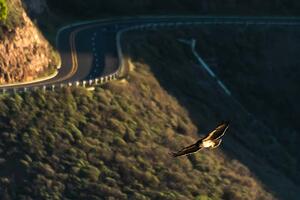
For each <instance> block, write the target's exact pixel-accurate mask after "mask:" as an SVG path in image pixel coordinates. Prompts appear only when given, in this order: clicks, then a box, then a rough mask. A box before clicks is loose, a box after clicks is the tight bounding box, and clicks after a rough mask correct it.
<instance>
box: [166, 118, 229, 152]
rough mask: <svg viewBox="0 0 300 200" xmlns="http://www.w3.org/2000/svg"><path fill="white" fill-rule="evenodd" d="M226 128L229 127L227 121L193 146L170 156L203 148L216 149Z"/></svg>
mask: <svg viewBox="0 0 300 200" xmlns="http://www.w3.org/2000/svg"><path fill="white" fill-rule="evenodd" d="M228 127H229V122H228V121H225V122H222V123H221V124H219V125H218V126H217V128H215V130H213V131H212V132H210V133H209V134H208V135H206V136H205V137H203V138H201V139H200V140H198V141H197V142H196V143H195V144H192V145H190V146H187V147H185V148H183V149H181V150H180V151H178V152H171V155H172V156H173V157H177V156H182V155H186V154H190V153H194V152H196V151H198V150H200V149H203V148H216V147H218V146H219V145H220V144H221V142H222V139H221V138H222V136H223V135H224V134H225V132H226V130H227V129H228Z"/></svg>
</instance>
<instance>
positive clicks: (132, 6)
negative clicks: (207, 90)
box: [47, 0, 300, 17]
mask: <svg viewBox="0 0 300 200" xmlns="http://www.w3.org/2000/svg"><path fill="white" fill-rule="evenodd" d="M47 2H48V4H49V5H50V7H51V8H52V9H53V10H54V11H60V12H62V13H64V14H71V15H74V16H76V17H78V16H81V17H95V16H103V15H137V14H164V15H165V14H197V15H199V14H200V15H299V14H300V13H299V9H300V3H299V1H295V0H285V1H283V0H280V1H272V0H265V1H256V0H251V1H243V2H240V1H232V0H225V1H210V0H204V1H198V0H184V1H183V0H164V1H160V0H135V1H132V0H110V1H107V0H85V1H81V0H75V1H74V0H65V1H59V2H57V1H54V0H47Z"/></svg>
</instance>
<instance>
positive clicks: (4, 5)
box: [0, 0, 7, 21]
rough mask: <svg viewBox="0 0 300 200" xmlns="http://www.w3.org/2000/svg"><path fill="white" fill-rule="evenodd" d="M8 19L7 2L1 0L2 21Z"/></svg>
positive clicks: (0, 14)
mask: <svg viewBox="0 0 300 200" xmlns="http://www.w3.org/2000/svg"><path fill="white" fill-rule="evenodd" d="M6 17H7V4H6V0H0V21H3V20H5V19H6Z"/></svg>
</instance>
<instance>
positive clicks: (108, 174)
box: [0, 62, 274, 200]
mask: <svg viewBox="0 0 300 200" xmlns="http://www.w3.org/2000/svg"><path fill="white" fill-rule="evenodd" d="M131 70H132V71H130V74H129V77H128V80H127V81H126V80H123V81H118V82H113V83H109V84H107V85H104V86H103V87H101V88H97V89H96V91H94V92H90V91H86V90H85V89H80V88H79V89H64V90H62V91H57V92H51V91H49V92H46V93H43V92H42V91H37V92H32V93H26V94H22V95H13V96H1V99H0V108H1V111H0V119H1V120H0V130H1V132H0V161H1V162H0V177H1V178H0V182H1V184H0V191H1V192H0V193H1V195H2V198H3V197H6V198H8V199H9V198H12V199H29V198H32V199H104V198H105V199H158V200H159V199H225V200H226V199H228V200H229V199H230V200H232V199H236V200H240V199H249V200H252V199H274V197H273V196H272V195H271V194H270V193H268V192H267V191H266V189H264V187H263V186H262V184H261V183H260V182H259V181H258V180H257V179H256V178H255V176H254V175H253V174H252V173H251V172H250V171H249V169H248V168H247V167H246V166H244V165H243V164H241V163H240V162H239V161H238V160H236V159H234V158H233V157H231V156H228V155H225V154H224V153H223V152H222V150H214V151H203V152H201V153H197V154H194V155H190V156H188V157H182V158H178V159H173V158H171V157H170V155H169V154H168V152H169V151H171V150H177V149H179V148H181V147H183V146H185V145H187V144H190V143H192V142H194V141H195V140H196V139H197V138H198V137H199V135H197V134H196V133H197V131H198V130H197V128H196V126H195V125H194V124H193V122H192V121H191V119H190V116H189V113H188V112H187V111H186V110H185V109H184V108H183V107H182V106H181V105H180V104H179V103H178V101H177V100H176V99H175V98H174V97H172V96H171V95H170V94H169V92H168V91H166V90H164V89H163V88H162V87H161V85H160V84H159V82H158V80H157V79H156V78H155V76H154V75H153V73H152V72H151V68H150V67H149V66H147V65H146V64H144V63H141V62H134V63H131ZM171 70H172V69H170V68H169V72H171ZM178 70H181V69H178ZM181 73H183V71H181ZM174 89H176V88H174ZM178 89H179V88H178ZM206 109H207V110H210V109H211V108H209V107H207V108H206ZM215 111H216V110H215ZM206 114H207V113H206V112H205V111H203V112H200V113H199V115H203V117H205V116H206ZM209 120H210V122H209V123H208V124H204V123H203V124H202V125H200V126H199V131H200V132H203V133H205V132H207V131H209V130H210V129H212V128H213V127H214V125H215V123H216V122H217V121H219V118H218V117H214V116H211V117H210V118H209ZM203 122H204V121H203ZM202 127H205V128H202ZM233 130H234V128H233V129H232V130H229V132H228V135H229V134H232V133H233ZM229 138H230V137H228V136H226V137H225V143H226V140H227V139H229ZM221 149H222V148H221Z"/></svg>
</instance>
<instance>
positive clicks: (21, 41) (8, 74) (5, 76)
mask: <svg viewBox="0 0 300 200" xmlns="http://www.w3.org/2000/svg"><path fill="white" fill-rule="evenodd" d="M20 6H21V3H20ZM22 12H23V13H22V18H23V20H24V26H21V27H16V28H15V29H14V30H11V31H8V32H7V33H6V35H5V36H4V38H3V39H2V40H0V84H4V83H13V82H22V81H30V80H33V79H35V78H37V77H38V76H41V75H42V74H45V72H47V71H49V69H50V68H53V67H54V65H55V61H54V60H55V59H54V57H53V54H52V52H53V51H52V47H51V46H50V44H49V43H48V42H47V41H46V40H45V38H44V37H43V35H42V34H41V33H40V32H39V31H38V29H37V28H36V27H35V25H34V24H33V23H32V21H31V20H30V19H29V18H28V16H27V14H26V13H25V11H24V10H23V11H22Z"/></svg>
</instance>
